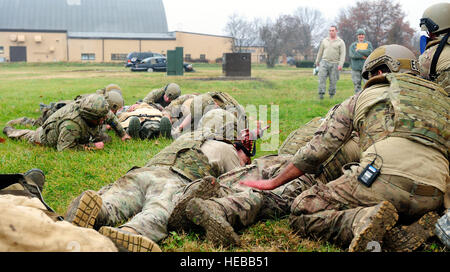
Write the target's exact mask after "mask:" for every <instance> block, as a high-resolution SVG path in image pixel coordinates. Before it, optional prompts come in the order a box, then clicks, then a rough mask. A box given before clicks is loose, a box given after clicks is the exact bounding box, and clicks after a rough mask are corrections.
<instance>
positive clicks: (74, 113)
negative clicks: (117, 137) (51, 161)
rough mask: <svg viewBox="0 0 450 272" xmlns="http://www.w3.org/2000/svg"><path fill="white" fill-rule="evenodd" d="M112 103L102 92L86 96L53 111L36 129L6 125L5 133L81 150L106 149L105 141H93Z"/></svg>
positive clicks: (15, 137)
mask: <svg viewBox="0 0 450 272" xmlns="http://www.w3.org/2000/svg"><path fill="white" fill-rule="evenodd" d="M108 112H109V105H108V102H107V101H106V99H105V98H104V97H103V96H102V95H99V94H91V95H87V96H85V97H83V98H81V99H79V100H76V101H75V102H73V103H71V104H69V105H66V106H64V107H62V108H61V109H59V110H58V111H56V112H55V113H54V114H52V115H51V116H50V117H49V118H48V119H47V120H46V121H45V122H44V124H42V126H40V127H39V128H37V130H29V129H15V128H13V127H11V126H8V125H7V126H5V128H4V129H3V133H5V134H6V135H7V136H8V137H9V138H11V139H25V140H27V141H28V142H30V143H33V144H38V145H44V146H51V147H56V148H57V150H58V151H63V150H65V149H67V148H74V149H80V150H86V149H89V150H91V149H103V147H104V143H103V142H102V141H98V142H91V139H93V138H95V137H96V136H97V135H99V134H100V130H101V126H102V125H103V123H104V121H105V119H106V116H107V114H108Z"/></svg>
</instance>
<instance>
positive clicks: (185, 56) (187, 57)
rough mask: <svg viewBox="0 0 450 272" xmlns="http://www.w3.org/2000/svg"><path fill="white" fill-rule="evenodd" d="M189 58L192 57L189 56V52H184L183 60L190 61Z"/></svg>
mask: <svg viewBox="0 0 450 272" xmlns="http://www.w3.org/2000/svg"><path fill="white" fill-rule="evenodd" d="M191 59H192V58H191V54H185V55H184V60H185V61H191Z"/></svg>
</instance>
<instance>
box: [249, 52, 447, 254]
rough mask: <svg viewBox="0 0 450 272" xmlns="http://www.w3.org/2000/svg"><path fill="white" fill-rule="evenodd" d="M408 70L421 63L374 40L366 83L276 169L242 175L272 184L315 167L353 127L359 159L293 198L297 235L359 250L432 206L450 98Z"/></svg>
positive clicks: (441, 176)
mask: <svg viewBox="0 0 450 272" xmlns="http://www.w3.org/2000/svg"><path fill="white" fill-rule="evenodd" d="M408 73H410V74H408ZM411 74H416V75H418V74H419V71H418V68H417V64H416V60H415V56H414V54H413V53H412V52H411V51H410V50H409V49H407V48H405V47H403V46H399V45H387V46H381V47H379V48H377V49H376V50H375V51H374V52H373V53H372V54H371V55H370V56H369V57H368V59H367V61H366V64H365V66H364V70H363V77H364V78H365V79H369V81H368V82H367V84H366V88H365V89H364V90H363V91H362V92H360V93H358V94H356V95H354V96H352V97H350V98H349V99H347V100H346V101H344V102H343V103H342V104H340V105H339V106H338V107H336V108H334V109H333V112H332V114H330V115H328V118H327V119H326V120H325V121H324V122H323V123H322V125H321V126H320V128H319V129H318V131H317V132H316V134H315V135H314V137H313V138H312V140H311V141H310V142H309V143H308V144H307V145H306V146H305V147H303V148H302V149H300V150H299V151H298V152H297V154H296V155H295V156H294V159H293V161H292V163H290V164H289V165H288V166H287V167H286V168H285V169H284V170H283V171H282V173H280V174H279V175H278V176H277V177H276V178H274V179H270V180H258V181H254V180H248V181H243V182H241V183H242V184H244V185H247V186H251V187H254V188H257V189H261V190H272V189H274V188H276V187H278V186H280V185H282V184H284V183H286V182H288V181H290V180H292V179H294V178H297V177H299V176H302V175H304V173H314V172H316V171H317V165H320V162H322V161H324V160H326V159H327V158H328V157H329V155H330V154H331V153H333V152H334V151H335V150H336V149H337V148H338V147H339V146H341V145H342V143H343V142H345V141H346V140H347V139H348V138H349V137H350V135H351V134H352V132H353V131H356V132H357V133H358V134H359V137H360V140H359V146H360V148H361V151H362V154H361V159H360V163H359V164H356V165H353V166H351V167H350V168H349V169H347V170H345V171H344V175H342V176H341V177H340V178H338V179H336V180H334V181H332V182H330V183H328V184H326V185H320V184H319V185H315V186H313V187H312V188H311V189H309V190H307V191H304V192H302V193H301V194H300V195H299V196H298V197H297V198H296V199H295V200H294V202H293V204H292V206H291V212H292V214H293V215H292V216H291V218H290V222H291V226H292V227H293V228H294V229H295V230H296V231H298V233H299V235H301V236H313V237H321V238H324V239H325V240H329V241H332V242H335V243H338V244H341V245H344V246H348V245H350V246H349V250H350V251H364V250H366V248H367V247H368V245H369V243H370V242H372V243H375V242H377V243H382V240H383V238H384V236H385V234H386V231H387V230H389V229H391V228H392V227H393V226H394V225H395V223H396V222H397V220H398V216H399V214H400V216H401V218H402V220H408V219H409V220H416V219H417V218H419V217H421V216H422V215H424V214H425V213H427V212H429V211H434V210H436V209H437V208H439V207H440V206H441V205H442V203H443V195H444V192H445V190H446V189H445V186H446V185H445V183H446V179H447V177H448V175H449V172H448V171H449V157H448V156H449V154H448V149H449V147H450V146H449V138H448V137H449V135H450V131H449V128H450V126H449V123H448V119H447V118H446V117H445V116H448V115H449V114H450V113H449V109H450V101H449V98H448V97H447V96H446V94H444V93H445V92H444V91H443V89H442V88H441V87H439V86H438V85H436V84H434V83H432V82H428V81H425V80H423V79H421V78H419V77H417V76H414V75H411ZM412 113H413V114H412ZM394 116H395V119H394V118H393V117H394Z"/></svg>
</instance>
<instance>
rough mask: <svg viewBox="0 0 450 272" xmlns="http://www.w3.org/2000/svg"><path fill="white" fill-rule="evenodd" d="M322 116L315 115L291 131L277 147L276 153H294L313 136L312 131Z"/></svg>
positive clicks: (313, 131)
mask: <svg viewBox="0 0 450 272" xmlns="http://www.w3.org/2000/svg"><path fill="white" fill-rule="evenodd" d="M322 120H323V118H322V117H316V118H314V119H312V120H311V121H309V122H308V123H306V124H305V125H304V126H302V127H301V128H298V129H296V130H294V131H293V132H291V134H289V136H288V137H287V138H286V140H284V142H283V143H282V144H281V146H280V148H279V149H278V154H279V155H281V154H290V155H295V153H297V151H298V150H299V149H300V148H302V147H303V146H305V145H306V144H307V143H308V142H309V141H310V140H311V139H312V137H313V136H314V133H315V132H316V130H317V129H318V128H319V126H320V124H321V123H322Z"/></svg>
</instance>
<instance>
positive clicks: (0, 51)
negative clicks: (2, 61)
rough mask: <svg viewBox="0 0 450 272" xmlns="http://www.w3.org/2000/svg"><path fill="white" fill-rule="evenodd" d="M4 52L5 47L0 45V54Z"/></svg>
mask: <svg viewBox="0 0 450 272" xmlns="http://www.w3.org/2000/svg"><path fill="white" fill-rule="evenodd" d="M3 53H5V49H4V48H3V46H0V54H3Z"/></svg>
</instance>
